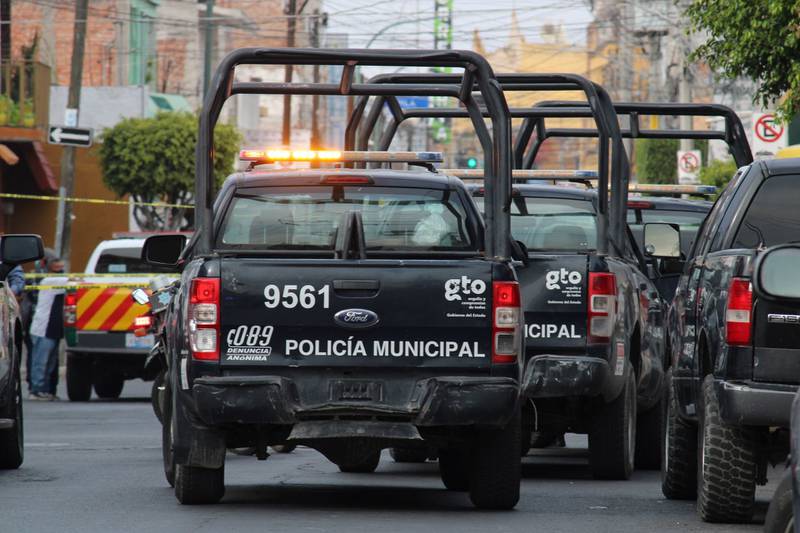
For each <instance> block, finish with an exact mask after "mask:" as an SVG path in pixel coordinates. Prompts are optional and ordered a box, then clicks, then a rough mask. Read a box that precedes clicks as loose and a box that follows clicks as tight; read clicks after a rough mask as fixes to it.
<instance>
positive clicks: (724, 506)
mask: <svg viewBox="0 0 800 533" xmlns="http://www.w3.org/2000/svg"><path fill="white" fill-rule="evenodd" d="M701 415H702V418H701V425H700V431H699V432H698V450H699V452H700V461H699V462H698V473H697V512H698V513H699V514H700V518H702V519H703V520H704V521H706V522H749V521H750V520H751V519H752V517H753V506H754V504H755V493H756V474H757V468H756V450H755V448H756V439H755V435H754V433H753V430H752V429H749V428H743V427H738V426H732V425H729V424H727V423H725V422H724V421H723V420H722V419H721V418H720V416H719V402H718V401H717V395H716V393H715V392H714V376H712V375H708V376H706V378H705V380H704V381H703V410H702V411H701Z"/></svg>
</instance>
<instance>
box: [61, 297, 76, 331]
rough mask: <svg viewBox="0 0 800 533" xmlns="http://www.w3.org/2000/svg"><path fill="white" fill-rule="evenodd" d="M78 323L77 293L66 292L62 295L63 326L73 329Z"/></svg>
mask: <svg viewBox="0 0 800 533" xmlns="http://www.w3.org/2000/svg"><path fill="white" fill-rule="evenodd" d="M77 322H78V293H77V292H68V293H66V294H65V295H64V326H65V327H68V328H73V327H75V324H76V323H77Z"/></svg>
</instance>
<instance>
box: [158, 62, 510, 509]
mask: <svg viewBox="0 0 800 533" xmlns="http://www.w3.org/2000/svg"><path fill="white" fill-rule="evenodd" d="M288 63H292V64H326V65H340V66H343V74H342V79H341V81H340V83H339V84H319V85H315V84H311V85H309V84H297V85H292V84H276V83H238V82H233V74H234V68H235V67H236V66H237V65H242V64H288ZM356 65H378V66H380V65H398V66H403V65H405V66H447V67H452V68H459V69H464V70H465V74H464V86H466V87H468V88H471V87H472V83H473V81H476V82H477V83H478V85H479V86H480V90H481V93H482V96H483V99H484V101H485V104H486V105H487V106H488V107H489V109H490V110H491V116H490V118H491V129H490V128H489V127H487V125H486V123H485V122H484V121H483V120H482V119H477V120H476V121H475V127H476V129H477V130H478V131H479V135H480V136H481V138H482V139H483V140H484V141H485V148H486V151H485V157H486V159H485V165H486V167H487V168H488V169H490V170H489V172H488V173H487V174H488V178H487V180H486V187H487V189H488V190H489V193H488V195H487V196H488V197H489V198H491V199H492V202H488V203H487V205H488V207H487V215H486V217H485V223H484V218H482V217H481V216H480V214H479V213H478V212H477V209H476V208H475V204H474V203H473V202H472V201H471V199H470V197H469V194H468V192H467V190H466V188H465V187H464V185H463V183H462V182H461V181H460V180H457V179H454V178H451V177H447V176H441V175H437V174H435V173H433V172H431V171H430V170H426V169H425V168H423V169H417V170H415V169H414V168H413V166H414V165H421V166H423V167H431V166H432V165H433V164H434V163H437V162H438V161H440V159H441V157H440V156H439V155H437V154H432V153H408V152H406V153H391V152H357V153H356V152H347V151H346V152H338V151H330V150H328V151H309V150H253V151H248V150H246V151H243V152H242V154H241V157H242V159H243V160H248V161H250V162H251V165H250V169H249V170H247V171H245V172H242V173H238V174H234V175H232V176H231V177H229V178H228V179H227V180H226V181H225V183H224V185H223V186H222V188H221V190H220V191H219V193H217V194H215V192H214V190H213V183H214V181H213V179H212V175H211V172H212V171H211V169H212V159H211V158H212V153H211V146H212V140H213V126H214V124H215V123H216V119H217V117H218V115H219V111H220V108H221V106H222V104H223V102H224V101H225V99H226V98H227V97H229V96H230V95H232V94H241V93H266V94H273V93H281V92H283V93H292V94H331V95H336V94H340V95H347V94H375V93H379V92H381V91H385V90H387V89H388V90H390V91H397V93H398V94H401V95H402V94H411V95H413V94H416V93H417V92H419V91H420V88H409V87H394V88H392V87H386V86H376V85H375V84H369V83H366V84H359V83H353V70H354V68H355V66H356ZM433 89H434V90H436V91H438V93H439V94H440V95H442V96H449V97H452V98H457V99H459V100H460V101H461V102H462V103H463V104H464V105H466V106H468V107H471V108H475V107H476V106H477V104H476V103H475V102H474V100H473V99H472V97H471V91H469V90H468V91H463V90H461V89H459V88H457V87H456V88H453V87H449V86H448V87H440V88H436V87H433ZM506 109H507V108H506V104H505V100H504V97H503V94H502V92H501V91H500V89H499V87H498V86H497V84H496V83H494V82H493V74H492V71H491V69H490V67H489V66H488V64H487V63H486V62H485V60H483V58H481V57H480V56H478V55H476V54H474V53H471V52H458V51H446V52H441V51H386V50H383V51H357V50H336V51H331V50H303V49H297V50H294V49H282V50H275V49H243V50H239V51H236V52H233V53H232V54H230V55H229V56H227V57H226V58H225V59H224V60H223V62H222V64H221V65H220V67H219V69H218V71H217V73H216V75H215V78H214V81H213V84H212V88H211V90H210V93H209V97H208V98H207V99H206V102H205V105H204V109H203V112H202V115H201V125H200V138H199V145H198V151H197V173H198V174H197V191H196V198H197V215H196V216H197V221H198V225H197V231H196V233H195V235H194V237H193V238H192V239H191V240H190V241H189V243H188V245H186V247H185V249H184V250H183V252H181V249H182V248H183V241H182V239H180V238H179V237H174V236H171V237H169V236H168V237H151V238H150V239H148V241H147V243H146V244H145V247H144V251H143V254H144V257H145V258H146V259H147V260H148V261H149V262H150V263H151V264H160V265H172V266H174V267H175V268H176V269H178V270H180V271H181V281H180V287H179V288H178V289H177V292H176V294H175V297H174V298H173V300H172V303H171V307H170V309H169V310H168V312H167V313H168V314H167V316H166V317H165V321H166V323H167V333H166V336H167V339H166V344H167V346H166V352H167V364H168V366H169V370H168V378H167V382H166V389H165V396H166V398H165V402H164V412H163V418H164V423H163V428H164V433H163V443H164V445H163V450H164V466H165V474H166V477H167V480H168V481H169V482H170V483H172V484H174V487H175V494H176V497H177V499H178V500H179V501H180V502H181V503H211V502H216V501H218V500H219V499H220V498H222V496H223V494H224V486H225V480H224V464H225V453H226V449H228V448H242V447H253V448H254V449H255V455H256V456H257V457H258V458H259V459H265V458H266V457H267V446H269V445H274V444H283V443H289V444H297V443H299V444H305V445H307V446H310V447H312V448H315V449H317V450H319V451H320V452H321V453H323V454H324V455H325V456H326V457H328V458H329V459H330V460H331V461H333V462H334V463H336V464H337V465H338V466H339V468H340V469H341V470H342V471H345V472H369V471H372V470H374V469H375V468H376V467H377V465H378V461H379V456H380V451H381V449H383V448H387V447H391V446H397V445H402V444H405V443H410V442H425V443H427V444H428V445H430V446H432V447H433V448H435V449H436V450H437V452H438V456H439V458H440V463H439V467H440V472H441V476H442V481H443V482H444V484H445V486H446V487H448V488H449V489H451V490H457V491H467V492H468V493H469V496H470V498H471V500H472V502H473V503H474V504H475V505H476V506H478V507H482V508H497V509H508V508H511V507H513V506H514V505H515V504H516V503H517V500H518V498H519V483H520V452H519V447H520V415H519V400H518V396H519V380H520V372H521V367H520V362H521V358H520V356H521V351H522V320H521V314H520V309H519V302H520V300H519V286H518V284H517V281H516V275H515V272H514V266H513V264H512V260H511V258H510V252H509V249H510V248H511V246H510V238H509V235H508V216H507V214H504V212H503V210H502V208H501V207H500V206H502V204H503V201H502V198H504V197H505V196H507V194H508V193H509V188H510V179H509V172H510V163H511V160H510V151H509V149H508V146H509V143H510V127H509V122H508V121H509V119H508V116H507V113H506ZM298 160H305V161H306V162H310V163H312V165H309V166H310V168H306V169H296V170H295V169H292V168H285V167H284V168H280V167H279V168H273V169H272V170H270V169H269V165H270V164H273V163H288V162H292V161H295V162H296V161H298ZM354 162H367V163H370V164H376V165H377V164H381V165H385V166H390V164H391V163H394V164H398V163H401V164H403V163H405V164H410V165H411V168H410V169H408V170H406V169H400V170H393V169H390V168H373V169H352V168H347V165H349V164H352V163H354ZM333 167H338V168H333Z"/></svg>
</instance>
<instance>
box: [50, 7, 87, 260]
mask: <svg viewBox="0 0 800 533" xmlns="http://www.w3.org/2000/svg"><path fill="white" fill-rule="evenodd" d="M88 6H89V0H76V2H75V28H74V31H73V36H72V65H71V67H70V73H69V94H68V96H67V108H71V109H77V110H78V112H79V114H80V102H81V82H82V78H83V52H84V47H85V44H86V17H87V16H88ZM74 192H75V147H74V146H65V147H64V150H63V152H62V153H61V186H60V187H59V189H58V195H59V199H58V215H57V219H56V255H58V256H59V257H61V258H62V259H63V260H64V266H65V268H66V270H67V272H69V271H70V241H71V238H72V204H71V203H70V202H66V201H65V198H67V197H72V196H73V195H74Z"/></svg>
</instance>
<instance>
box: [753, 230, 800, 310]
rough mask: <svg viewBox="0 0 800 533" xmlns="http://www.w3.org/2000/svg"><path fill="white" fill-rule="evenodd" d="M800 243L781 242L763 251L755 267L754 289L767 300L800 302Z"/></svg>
mask: <svg viewBox="0 0 800 533" xmlns="http://www.w3.org/2000/svg"><path fill="white" fill-rule="evenodd" d="M798 264H800V245H798V244H781V245H779V246H773V247H772V248H769V249H767V250H765V251H764V252H762V253H761V255H759V256H758V258H757V259H756V264H755V266H754V267H753V290H754V291H755V293H756V295H757V296H758V297H759V298H764V299H766V300H776V299H781V300H789V301H792V302H800V278H798V277H797V265H798Z"/></svg>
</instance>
